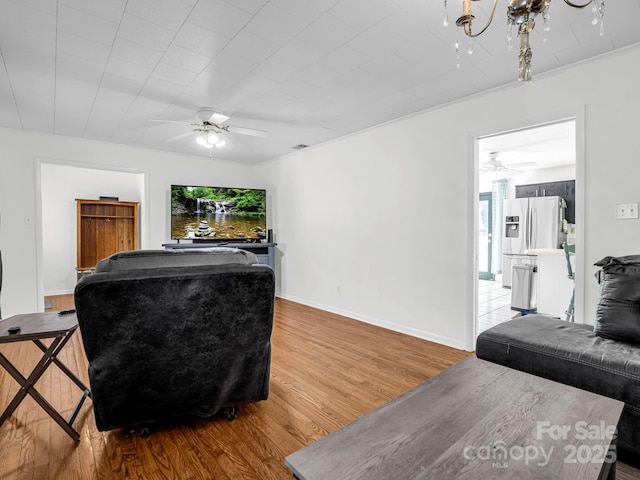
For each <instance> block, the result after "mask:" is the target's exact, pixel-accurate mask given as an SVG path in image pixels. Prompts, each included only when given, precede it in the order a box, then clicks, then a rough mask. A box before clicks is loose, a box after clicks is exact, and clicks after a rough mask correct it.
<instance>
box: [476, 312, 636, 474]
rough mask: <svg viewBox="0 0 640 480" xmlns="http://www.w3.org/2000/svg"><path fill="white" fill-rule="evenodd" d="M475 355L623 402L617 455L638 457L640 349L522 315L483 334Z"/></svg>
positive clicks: (589, 331)
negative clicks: (618, 453)
mask: <svg viewBox="0 0 640 480" xmlns="http://www.w3.org/2000/svg"><path fill="white" fill-rule="evenodd" d="M476 356H477V357H478V358H481V359H484V360H488V361H491V362H495V363H499V364H501V365H505V366H507V367H510V368H514V369H516V370H521V371H524V372H527V373H531V374H533V375H538V376H540V377H544V378H548V379H550V380H554V381H556V382H560V383H564V384H566V385H571V386H574V387H577V388H581V389H583V390H588V391H590V392H594V393H598V394H600V395H605V396H607V397H611V398H615V399H616V400H620V401H622V402H624V404H625V406H624V410H623V413H622V416H621V418H620V423H619V424H618V451H619V452H620V453H621V455H622V458H624V459H627V460H632V461H634V463H635V462H636V461H637V459H638V458H640V345H635V344H631V343H625V342H621V341H618V340H611V339H606V338H601V337H600V336H597V335H596V334H595V333H594V330H593V327H591V326H590V325H583V324H577V323H569V322H565V321H563V320H559V319H556V318H551V317H548V316H543V315H525V316H524V317H521V318H517V319H515V320H510V321H508V322H504V323H501V324H499V325H497V326H495V327H492V328H490V329H489V330H486V331H484V332H482V333H481V334H480V335H479V336H478V339H477V344H476Z"/></svg>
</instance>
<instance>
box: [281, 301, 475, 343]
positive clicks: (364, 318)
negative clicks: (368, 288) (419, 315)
mask: <svg viewBox="0 0 640 480" xmlns="http://www.w3.org/2000/svg"><path fill="white" fill-rule="evenodd" d="M277 296H278V297H280V298H282V299H284V300H290V301H292V302H296V303H300V304H302V305H307V306H309V307H313V308H318V309H320V310H324V311H326V312H330V313H335V314H337V315H342V316H344V317H349V318H352V319H354V320H358V321H361V322H364V323H368V324H370V325H375V326H377V327H382V328H386V329H387V330H392V331H394V332H399V333H404V334H406V335H410V336H412V337H417V338H422V339H423V340H428V341H430V342H434V343H439V344H441V345H446V346H447V347H452V348H456V349H458V350H464V351H470V350H469V349H468V348H467V345H465V344H464V342H460V341H459V340H456V339H454V338H449V337H443V336H442V335H436V334H434V333H431V332H427V331H424V330H418V329H415V328H410V327H407V326H404V325H400V324H397V323H394V322H388V321H386V320H381V319H379V318H375V317H370V316H368V315H362V314H359V313H355V312H350V311H348V310H343V309H340V308H336V307H333V306H331V305H324V304H321V303H318V302H313V301H310V300H306V299H304V298H298V297H295V296H293V295H283V294H282V293H278V294H277Z"/></svg>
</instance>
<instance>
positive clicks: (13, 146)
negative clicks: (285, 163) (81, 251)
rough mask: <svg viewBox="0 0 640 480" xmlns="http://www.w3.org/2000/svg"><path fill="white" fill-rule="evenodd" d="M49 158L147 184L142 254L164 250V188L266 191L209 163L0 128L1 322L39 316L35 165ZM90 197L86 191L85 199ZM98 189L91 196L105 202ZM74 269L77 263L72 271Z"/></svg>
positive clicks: (244, 173)
mask: <svg viewBox="0 0 640 480" xmlns="http://www.w3.org/2000/svg"><path fill="white" fill-rule="evenodd" d="M37 159H49V160H53V161H60V162H63V163H69V164H73V165H74V166H83V167H86V168H99V169H105V168H109V169H120V170H128V169H132V170H136V171H139V172H144V174H145V176H146V178H147V187H146V192H147V193H146V195H147V199H146V203H147V205H148V206H149V208H148V216H147V217H146V218H145V219H141V228H142V232H141V236H142V237H143V238H147V239H148V240H147V242H146V245H143V246H144V247H145V248H162V246H161V245H162V243H166V242H169V241H170V233H169V205H170V200H169V189H170V186H171V184H211V185H220V184H222V185H239V186H246V187H255V188H263V187H264V185H263V183H262V181H260V180H259V179H257V178H256V176H255V175H254V169H253V168H252V167H249V166H245V165H241V164H232V163H230V162H223V161H217V160H215V159H210V158H209V157H208V151H204V152H203V155H202V157H197V156H191V155H179V154H171V153H168V152H159V151H154V150H146V149H141V148H134V147H127V146H122V145H113V144H108V143H104V142H97V141H91V140H81V139H74V138H69V137H62V136H57V135H49V134H42V133H32V132H23V131H19V130H13V129H1V128H0V215H1V218H2V228H1V229H0V249H2V260H3V266H4V275H3V276H4V279H3V285H2V294H1V295H0V301H1V302H2V315H3V317H7V316H10V315H14V314H16V313H21V312H30V311H41V310H42V309H43V308H44V300H43V298H41V297H40V296H39V295H38V285H40V292H41V293H44V291H43V290H44V282H43V279H42V272H38V270H37V268H36V265H37V262H36V256H37V255H40V254H41V252H38V248H37V237H38V236H40V235H41V233H40V232H39V231H37V228H38V226H37V225H36V222H35V221H34V220H33V219H34V218H35V212H36V205H35V203H36V197H37V195H36V188H40V187H39V183H38V186H37V187H36V175H35V171H36V163H37ZM86 193H87V195H88V194H89V193H91V192H86ZM104 193H105V192H104V191H103V189H102V188H100V189H98V190H96V191H95V192H93V194H92V197H94V198H96V197H97V196H99V195H104ZM45 201H46V200H45ZM73 267H75V260H74V262H73V265H72V268H73Z"/></svg>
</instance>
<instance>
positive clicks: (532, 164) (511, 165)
mask: <svg viewBox="0 0 640 480" xmlns="http://www.w3.org/2000/svg"><path fill="white" fill-rule="evenodd" d="M537 165H538V164H537V163H536V162H522V163H509V164H506V165H505V167H508V168H511V167H535V166H537Z"/></svg>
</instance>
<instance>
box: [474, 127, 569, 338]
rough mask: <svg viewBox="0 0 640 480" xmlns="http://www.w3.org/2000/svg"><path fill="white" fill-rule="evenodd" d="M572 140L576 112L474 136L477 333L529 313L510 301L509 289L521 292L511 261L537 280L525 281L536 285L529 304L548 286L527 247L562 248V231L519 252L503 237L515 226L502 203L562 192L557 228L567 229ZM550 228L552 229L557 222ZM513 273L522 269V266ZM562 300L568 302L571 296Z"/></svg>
mask: <svg viewBox="0 0 640 480" xmlns="http://www.w3.org/2000/svg"><path fill="white" fill-rule="evenodd" d="M576 145H577V142H576V119H575V118H572V119H568V120H566V119H565V120H562V121H557V122H552V123H546V124H543V125H536V126H532V127H527V128H523V129H518V130H512V131H508V132H503V133H498V134H493V135H485V136H482V137H478V139H477V150H476V152H477V153H476V159H475V160H476V162H477V165H478V172H479V174H478V190H477V191H478V192H479V199H478V201H479V203H478V210H477V212H478V213H477V216H478V217H477V225H478V232H477V239H476V243H477V254H478V261H477V264H476V269H477V271H476V281H477V282H479V283H478V288H477V289H476V305H477V308H476V325H475V331H476V335H477V334H479V333H481V332H482V331H484V330H486V329H488V328H490V327H492V326H494V325H496V324H498V323H501V322H504V321H507V320H510V319H512V318H513V317H516V316H519V315H522V314H526V313H529V311H522V309H520V308H518V305H519V303H520V302H519V301H518V302H516V303H515V304H514V303H513V301H512V296H513V294H516V295H518V298H520V297H519V296H520V295H521V292H520V290H521V287H519V286H518V287H517V289H516V290H517V291H514V290H513V285H512V273H513V268H514V265H515V266H517V267H520V265H534V267H533V268H527V269H526V270H527V271H530V272H531V274H530V275H534V276H535V280H536V282H533V283H527V285H534V286H535V288H531V289H530V290H528V291H527V295H529V297H530V300H531V303H530V305H532V306H535V307H536V308H537V303H538V298H539V296H540V290H541V288H542V289H544V288H547V287H550V285H540V284H539V280H540V277H539V275H538V271H537V268H538V267H537V266H536V265H537V259H538V256H537V255H535V254H532V253H531V252H533V253H536V251H537V250H540V249H542V248H548V249H560V251H562V250H561V244H560V242H561V241H565V240H566V236H563V232H560V234H559V236H558V238H557V240H554V241H550V242H549V243H550V244H549V245H545V247H541V246H538V247H537V250H536V248H533V247H529V245H528V244H523V247H522V248H523V251H522V252H520V251H518V252H511V251H510V250H509V248H511V243H512V242H511V239H507V237H509V236H510V235H514V234H516V235H518V232H515V233H514V232H513V231H512V230H513V228H514V227H513V225H511V224H510V222H508V221H507V218H506V217H505V215H506V214H507V213H509V212H506V211H505V206H509V205H510V202H511V201H514V200H515V199H517V198H524V197H536V196H559V197H562V201H561V204H566V206H567V208H565V209H564V210H561V212H562V215H563V216H564V218H565V223H564V224H562V223H561V225H560V228H565V229H567V230H565V231H568V229H570V228H571V227H572V226H573V225H575V224H576V214H575V210H576V208H575V207H576V205H575V204H576V198H577V197H576V195H575V190H576V163H577V162H576V159H577V154H576ZM524 215H525V214H523V215H520V216H518V219H517V220H518V222H521V223H522V225H518V227H515V228H524V224H525V217H524ZM520 217H522V218H520ZM526 220H527V221H528V218H527V219H526ZM512 223H513V222H512ZM579 227H580V226H579V225H578V228H579ZM548 228H549V229H550V230H553V229H555V228H556V226H551V225H550V226H549V227H548ZM574 228H575V227H574ZM522 234H523V235H524V236H526V237H527V238H528V236H529V235H530V232H529V231H524V230H523V231H522ZM554 238H555V237H554ZM556 243H558V244H557V245H556ZM522 270H523V271H524V270H525V269H524V268H522ZM547 271H548V270H547ZM516 273H518V274H520V270H518V271H517V272H516ZM518 278H520V277H518ZM547 283H549V281H547ZM566 300H567V304H568V302H569V300H570V298H567V299H566ZM545 307H547V305H546V304H545ZM555 310H557V308H555V309H554V311H553V312H543V311H542V310H537V311H539V312H540V313H549V314H552V315H553V316H558V312H555ZM561 318H564V317H561Z"/></svg>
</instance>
